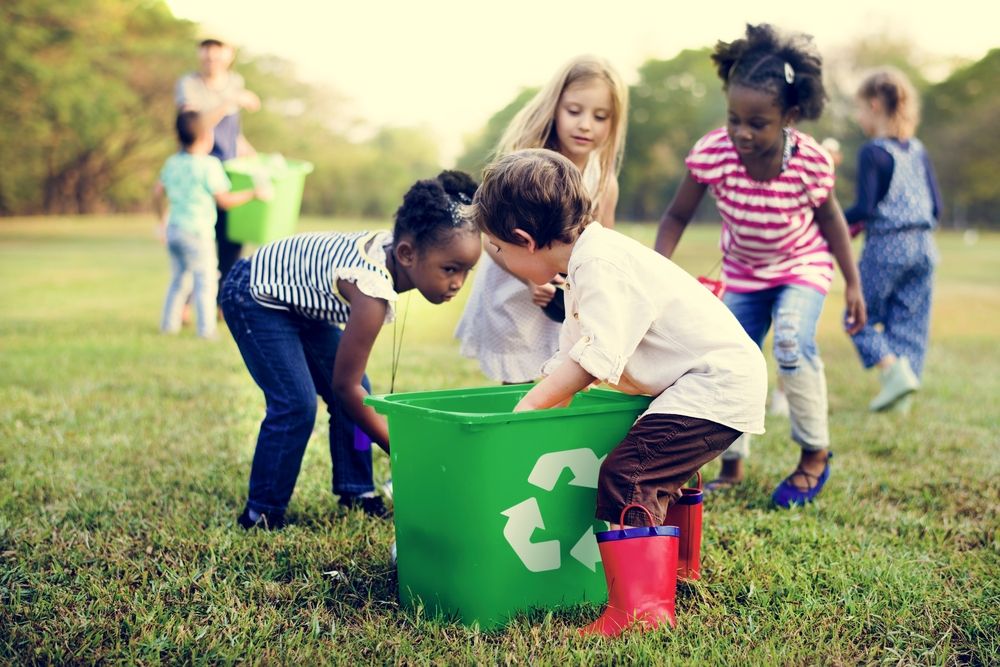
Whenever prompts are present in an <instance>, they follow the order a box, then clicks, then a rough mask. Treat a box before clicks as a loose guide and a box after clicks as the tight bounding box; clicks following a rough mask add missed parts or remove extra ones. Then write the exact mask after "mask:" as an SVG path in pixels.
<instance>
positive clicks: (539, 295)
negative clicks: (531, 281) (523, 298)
mask: <svg viewBox="0 0 1000 667" xmlns="http://www.w3.org/2000/svg"><path fill="white" fill-rule="evenodd" d="M555 295H556V286H555V285H553V284H552V283H545V284H544V285H532V286H531V302H532V303H533V304H535V305H536V306H540V307H542V308H544V307H545V306H547V305H549V302H550V301H552V297H554V296H555Z"/></svg>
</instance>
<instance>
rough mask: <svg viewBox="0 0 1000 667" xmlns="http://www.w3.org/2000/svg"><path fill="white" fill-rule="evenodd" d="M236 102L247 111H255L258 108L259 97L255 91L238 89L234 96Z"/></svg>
mask: <svg viewBox="0 0 1000 667" xmlns="http://www.w3.org/2000/svg"><path fill="white" fill-rule="evenodd" d="M236 103H237V104H239V105H240V106H241V107H243V108H244V109H246V110H247V111H257V110H259V109H260V98H259V97H257V94H256V93H252V92H250V91H249V90H242V91H240V94H239V95H238V96H237V97H236Z"/></svg>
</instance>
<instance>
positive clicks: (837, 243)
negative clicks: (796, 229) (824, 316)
mask: <svg viewBox="0 0 1000 667" xmlns="http://www.w3.org/2000/svg"><path fill="white" fill-rule="evenodd" d="M816 224H818V225H819V229H820V233H822V234H823V238H825V239H826V242H827V244H829V246H830V252H831V253H832V254H833V256H834V258H835V259H836V260H837V266H839V267H840V272H841V273H842V274H843V275H844V283H845V285H844V300H845V301H846V310H847V312H846V313H845V321H844V324H845V327H844V328H845V329H846V330H847V333H849V334H852V335H853V334H856V333H857V332H859V331H861V329H862V328H864V326H865V322H866V321H867V320H868V314H867V311H866V310H865V299H864V297H863V296H862V295H861V278H860V276H859V275H858V267H857V265H856V264H855V263H854V253H853V252H852V251H851V237H850V233H849V232H848V231H847V221H846V220H845V219H844V213H843V211H841V210H840V204H839V203H838V202H837V198H836V197H835V196H834V195H833V194H832V193H831V194H830V196H829V197H828V198H827V200H826V201H825V202H823V203H822V204H821V205H820V207H819V208H817V209H816Z"/></svg>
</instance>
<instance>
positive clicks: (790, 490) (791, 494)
mask: <svg viewBox="0 0 1000 667" xmlns="http://www.w3.org/2000/svg"><path fill="white" fill-rule="evenodd" d="M832 458H833V452H830V455H829V457H827V459H826V466H824V468H823V472H822V473H820V475H819V477H817V476H816V475H813V474H812V473H808V472H806V471H805V470H803V469H802V467H801V466H800V467H797V468H796V469H795V471H794V472H793V473H792V474H791V475H789V476H788V477H786V478H785V479H783V480H782V481H781V484H779V485H778V486H777V488H775V489H774V493H772V494H771V500H772V501H773V502H774V504H775V505H776V506H777V507H781V508H784V509H789V508H790V507H792V506H793V505H805V504H806V503H811V502H812V501H813V498H815V497H816V496H818V495H819V492H820V491H822V490H823V486H824V485H825V484H826V480H828V479H830V459H832ZM796 475H802V476H803V477H805V478H806V481H808V482H809V483H810V485H809V488H808V489H806V490H802V489H800V488H799V487H797V486H795V484H794V483H792V478H793V477H795V476H796Z"/></svg>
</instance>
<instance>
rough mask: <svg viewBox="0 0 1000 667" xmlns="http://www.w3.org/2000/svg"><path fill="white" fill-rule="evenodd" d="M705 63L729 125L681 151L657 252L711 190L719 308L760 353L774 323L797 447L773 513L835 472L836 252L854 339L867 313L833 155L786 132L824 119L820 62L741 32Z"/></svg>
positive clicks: (799, 44) (741, 447)
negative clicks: (719, 84)
mask: <svg viewBox="0 0 1000 667" xmlns="http://www.w3.org/2000/svg"><path fill="white" fill-rule="evenodd" d="M712 60H713V61H714V62H715V64H716V65H717V67H718V72H719V76H720V77H721V78H722V81H723V90H724V91H725V92H726V96H727V101H728V121H727V125H726V127H723V128H720V129H718V130H714V131H712V132H710V133H709V134H707V135H705V136H704V137H702V138H701V139H700V140H699V141H698V142H697V143H696V144H695V146H694V148H693V149H692V150H691V153H690V154H689V155H688V157H687V160H686V164H687V167H688V173H687V174H686V175H685V177H684V180H683V181H682V182H681V185H680V187H679V189H678V191H677V194H676V195H675V196H674V200H673V201H672V202H671V203H670V206H669V207H668V208H667V210H666V212H665V213H664V215H663V219H662V220H661V221H660V228H659V232H658V234H657V238H656V249H657V250H658V251H660V252H661V253H663V254H664V255H666V256H667V257H669V256H670V255H672V254H673V252H674V248H676V246H677V242H678V241H679V240H680V237H681V234H682V233H683V231H684V228H685V226H686V225H687V224H688V222H690V220H691V217H692V216H693V215H694V212H695V209H696V208H697V206H698V203H699V202H700V201H701V199H702V197H703V196H704V194H705V191H706V190H710V191H711V192H712V195H713V196H714V197H715V199H716V202H717V204H718V209H719V213H720V214H721V215H722V219H723V226H722V241H721V247H722V253H723V263H722V272H723V278H724V279H725V280H726V282H727V290H726V293H725V296H724V301H725V303H726V305H727V306H729V308H730V309H731V310H732V311H733V314H735V315H736V319H738V320H739V321H740V323H741V324H742V325H743V328H744V329H746V331H747V333H748V334H749V335H750V337H751V338H752V339H753V340H754V341H756V342H757V344H758V345H763V342H764V337H765V336H766V335H767V332H768V329H770V328H771V325H772V324H773V325H774V357H775V360H776V361H777V363H778V374H779V377H780V378H781V380H782V383H783V385H784V390H785V393H786V395H787V397H788V403H789V418H790V421H791V434H792V439H793V440H795V442H797V443H798V444H799V445H800V446H801V448H802V453H801V458H800V460H799V464H798V466H797V467H796V469H795V471H794V472H793V473H792V474H791V475H789V476H788V477H787V478H786V479H785V480H784V481H782V482H781V484H779V485H778V487H777V488H776V489H775V491H774V493H773V495H772V499H773V501H774V502H775V504H776V505H778V506H779V507H789V506H791V505H793V504H799V503H805V502H808V501H811V500H812V499H813V498H814V497H815V496H816V495H817V494H818V493H819V492H820V491H821V490H822V488H823V485H824V484H825V483H826V480H827V478H828V477H829V474H830V467H829V464H828V462H827V459H828V458H829V446H830V436H829V432H828V428H827V399H826V378H825V376H824V373H823V362H822V361H821V360H820V357H819V350H818V349H817V347H816V341H815V332H816V321H817V319H818V318H819V314H820V311H821V309H822V307H823V301H824V298H825V296H826V293H827V290H829V288H830V283H831V281H832V279H833V261H832V258H831V256H830V255H831V253H832V255H833V257H834V258H836V260H837V264H838V265H839V266H840V270H841V271H842V272H843V274H844V280H845V282H846V287H845V296H846V300H847V312H846V316H845V326H846V328H847V330H848V331H849V332H850V333H855V332H857V331H860V330H861V328H862V327H863V326H864V324H865V306H864V301H863V299H862V298H861V286H860V282H859V279H858V273H857V269H856V267H855V265H854V260H853V258H852V256H851V246H850V239H849V237H848V234H847V223H846V222H845V221H844V217H843V214H842V213H841V211H840V207H839V205H838V204H837V200H836V197H835V196H834V194H833V184H834V173H833V165H832V163H831V161H830V156H829V154H828V153H827V152H826V151H825V150H823V149H822V148H820V146H819V144H818V143H817V142H816V141H815V140H814V139H813V138H812V137H810V136H809V135H807V134H804V133H802V132H799V131H798V130H796V129H794V127H793V124H794V123H795V122H796V121H797V120H798V119H799V118H804V119H807V120H812V119H816V118H818V117H819V116H820V113H821V112H822V111H823V103H824V98H825V92H824V90H823V81H822V67H821V65H822V63H821V59H820V56H819V54H818V53H817V52H816V50H815V48H814V47H813V45H812V42H811V39H810V38H809V37H807V36H805V35H793V36H787V37H786V36H782V35H780V34H779V33H778V32H777V31H776V30H775V29H774V28H773V27H771V26H769V25H760V26H749V25H748V26H747V31H746V38H744V39H738V40H736V41H735V42H732V43H729V44H727V43H724V42H720V43H719V44H718V45H717V46H716V49H715V53H714V54H713V55H712ZM748 455H749V442H748V437H746V436H744V437H743V438H741V439H740V441H739V442H737V444H736V445H735V446H734V447H732V448H730V450H729V451H727V452H726V453H725V454H723V457H722V458H723V461H722V472H721V474H720V475H719V478H718V479H717V480H715V481H714V482H711V483H709V485H708V488H719V487H722V486H728V485H733V484H736V483H738V482H740V481H741V480H742V479H743V474H744V473H743V459H744V458H746V457H747V456H748Z"/></svg>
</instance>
